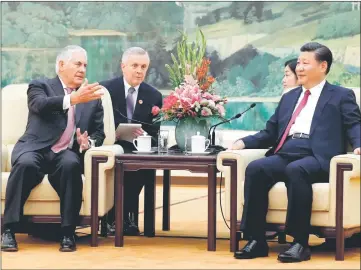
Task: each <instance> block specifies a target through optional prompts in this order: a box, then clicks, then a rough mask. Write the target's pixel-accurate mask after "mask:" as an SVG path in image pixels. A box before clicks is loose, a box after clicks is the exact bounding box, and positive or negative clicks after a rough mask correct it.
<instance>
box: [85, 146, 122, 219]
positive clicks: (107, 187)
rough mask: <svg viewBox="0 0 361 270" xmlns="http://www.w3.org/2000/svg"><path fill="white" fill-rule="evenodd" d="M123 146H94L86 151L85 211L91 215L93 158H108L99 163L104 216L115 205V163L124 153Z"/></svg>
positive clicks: (100, 206) (101, 210)
mask: <svg viewBox="0 0 361 270" xmlns="http://www.w3.org/2000/svg"><path fill="white" fill-rule="evenodd" d="M123 153H124V151H123V148H122V147H121V146H120V145H103V146H99V147H92V148H90V149H89V150H88V151H86V153H85V156H84V175H85V181H84V191H85V192H84V202H83V203H84V211H85V213H86V215H90V208H91V179H92V178H91V177H92V158H93V157H95V156H99V157H104V158H107V161H106V162H101V163H99V171H98V181H99V206H98V207H99V208H98V209H99V210H98V214H99V216H103V215H104V214H105V213H106V212H107V211H109V208H111V207H112V206H113V205H114V170H113V168H114V164H115V156H118V155H121V154H123Z"/></svg>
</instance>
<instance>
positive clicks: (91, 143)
mask: <svg viewBox="0 0 361 270" xmlns="http://www.w3.org/2000/svg"><path fill="white" fill-rule="evenodd" d="M59 80H60V82H61V85H62V86H63V89H64V93H65V96H64V99H63V110H67V109H69V108H70V106H71V103H70V94H68V91H67V90H66V88H68V87H67V86H66V85H65V83H64V82H63V81H62V80H61V79H60V77H59ZM73 106H74V117H75V113H76V111H75V108H76V107H75V105H73ZM75 131H76V126H75V127H74V130H73V136H71V140H70V143H69V145H68V148H70V149H71V148H72V147H73V144H74V139H75ZM88 141H89V148H91V147H95V140H92V139H90V137H89V136H88ZM79 152H80V153H81V152H83V149H82V148H81V147H80V148H79Z"/></svg>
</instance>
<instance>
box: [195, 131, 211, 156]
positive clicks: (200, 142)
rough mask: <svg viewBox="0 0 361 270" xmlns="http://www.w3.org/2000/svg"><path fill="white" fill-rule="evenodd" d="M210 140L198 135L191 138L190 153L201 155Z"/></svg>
mask: <svg viewBox="0 0 361 270" xmlns="http://www.w3.org/2000/svg"><path fill="white" fill-rule="evenodd" d="M209 144H210V140H208V139H206V137H204V136H201V135H199V132H197V135H194V136H192V152H193V153H202V152H205V151H206V150H207V148H208V147H209Z"/></svg>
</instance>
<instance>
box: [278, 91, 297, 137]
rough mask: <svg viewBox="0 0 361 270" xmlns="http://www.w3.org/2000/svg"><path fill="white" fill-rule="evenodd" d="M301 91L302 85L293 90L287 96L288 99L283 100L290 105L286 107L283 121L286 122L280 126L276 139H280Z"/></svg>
mask: <svg viewBox="0 0 361 270" xmlns="http://www.w3.org/2000/svg"><path fill="white" fill-rule="evenodd" d="M301 93H302V87H299V88H297V89H296V90H295V91H294V92H292V94H291V95H290V96H289V99H288V100H285V101H284V103H286V104H290V106H289V107H288V111H287V121H286V122H285V123H286V124H285V125H284V126H283V127H282V132H280V133H279V136H278V139H281V136H282V135H283V133H284V132H285V130H286V128H287V125H288V123H289V122H290V120H291V117H292V115H293V111H294V110H295V107H296V105H297V101H298V99H299V98H300V95H301Z"/></svg>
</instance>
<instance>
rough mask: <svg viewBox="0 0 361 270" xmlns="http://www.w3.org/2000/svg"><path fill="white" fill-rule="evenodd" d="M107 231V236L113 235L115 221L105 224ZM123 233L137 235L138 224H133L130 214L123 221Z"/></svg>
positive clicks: (138, 232)
mask: <svg viewBox="0 0 361 270" xmlns="http://www.w3.org/2000/svg"><path fill="white" fill-rule="evenodd" d="M107 231H108V235H109V236H114V235H115V223H113V224H107ZM123 234H124V235H126V236H138V235H140V231H139V228H138V226H137V225H136V224H135V222H134V219H133V218H132V215H130V216H128V218H126V220H124V221H123Z"/></svg>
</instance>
